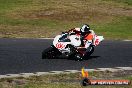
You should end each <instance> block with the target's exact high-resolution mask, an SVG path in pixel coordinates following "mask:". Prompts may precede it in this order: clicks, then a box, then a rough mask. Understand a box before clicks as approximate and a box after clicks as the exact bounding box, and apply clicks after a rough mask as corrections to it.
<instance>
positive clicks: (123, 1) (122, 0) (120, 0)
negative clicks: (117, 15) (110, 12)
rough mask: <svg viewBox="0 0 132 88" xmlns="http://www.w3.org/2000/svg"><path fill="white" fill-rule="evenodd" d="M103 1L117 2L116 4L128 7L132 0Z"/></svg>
mask: <svg viewBox="0 0 132 88" xmlns="http://www.w3.org/2000/svg"><path fill="white" fill-rule="evenodd" d="M105 1H114V2H117V3H125V4H128V5H132V0H105Z"/></svg>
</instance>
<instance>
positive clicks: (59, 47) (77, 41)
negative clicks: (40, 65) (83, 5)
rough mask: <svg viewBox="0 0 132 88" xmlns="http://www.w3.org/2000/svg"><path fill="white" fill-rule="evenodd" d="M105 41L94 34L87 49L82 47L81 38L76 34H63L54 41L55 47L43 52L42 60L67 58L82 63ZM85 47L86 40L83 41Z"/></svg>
mask: <svg viewBox="0 0 132 88" xmlns="http://www.w3.org/2000/svg"><path fill="white" fill-rule="evenodd" d="M103 40H104V38H103V36H97V35H96V34H95V33H94V38H93V40H92V44H91V45H90V46H89V47H88V48H87V49H86V48H85V47H84V46H81V36H79V35H76V34H74V33H68V32H63V33H62V34H60V35H57V36H56V37H55V38H54V40H53V45H51V46H50V47H48V48H47V49H45V50H44V51H43V52H42V59H55V58H60V57H61V56H65V57H67V58H68V59H70V58H71V59H75V60H77V61H82V60H84V59H85V58H87V57H89V56H90V55H91V54H92V53H93V52H94V47H95V46H97V45H99V43H100V42H102V41H103ZM83 42H84V45H85V44H86V43H85V42H86V40H83Z"/></svg>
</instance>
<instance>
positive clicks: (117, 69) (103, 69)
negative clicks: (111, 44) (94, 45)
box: [0, 67, 132, 79]
mask: <svg viewBox="0 0 132 88" xmlns="http://www.w3.org/2000/svg"><path fill="white" fill-rule="evenodd" d="M85 70H87V71H89V72H93V71H111V72H116V71H124V70H132V67H114V68H96V69H85ZM78 72H81V70H80V71H79V70H64V71H49V72H35V73H19V74H6V75H0V79H1V78H13V77H29V76H40V75H47V74H60V73H78Z"/></svg>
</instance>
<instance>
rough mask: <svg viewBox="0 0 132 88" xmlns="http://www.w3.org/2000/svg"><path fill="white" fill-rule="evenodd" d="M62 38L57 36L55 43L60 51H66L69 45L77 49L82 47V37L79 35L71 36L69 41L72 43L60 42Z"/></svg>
mask: <svg viewBox="0 0 132 88" xmlns="http://www.w3.org/2000/svg"><path fill="white" fill-rule="evenodd" d="M60 37H62V35H57V36H56V37H55V38H54V41H53V45H54V46H55V47H56V48H58V49H59V50H62V49H65V47H66V45H67V44H71V45H73V46H76V47H78V46H80V45H81V41H80V36H77V35H71V36H69V39H70V41H71V42H59V38H60Z"/></svg>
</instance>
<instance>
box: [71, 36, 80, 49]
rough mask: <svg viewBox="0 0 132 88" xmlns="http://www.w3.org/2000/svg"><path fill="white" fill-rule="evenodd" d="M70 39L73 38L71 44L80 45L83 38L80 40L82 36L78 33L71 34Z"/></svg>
mask: <svg viewBox="0 0 132 88" xmlns="http://www.w3.org/2000/svg"><path fill="white" fill-rule="evenodd" d="M69 38H70V40H71V44H72V45H74V46H76V47H78V46H80V45H81V40H80V36H77V35H71V36H69Z"/></svg>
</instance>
